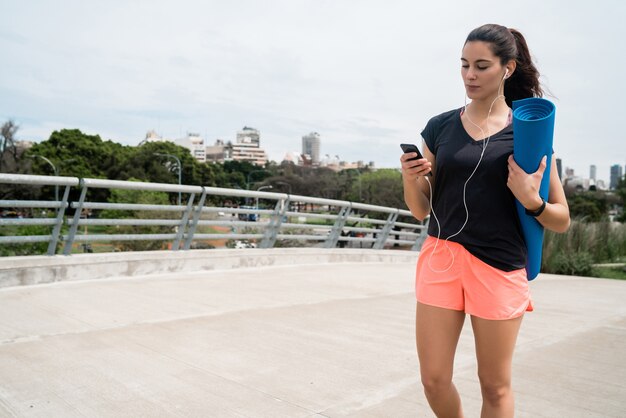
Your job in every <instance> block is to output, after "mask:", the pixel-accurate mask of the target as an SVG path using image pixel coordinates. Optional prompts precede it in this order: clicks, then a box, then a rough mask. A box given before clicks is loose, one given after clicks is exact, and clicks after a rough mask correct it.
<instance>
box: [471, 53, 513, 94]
mask: <svg viewBox="0 0 626 418" xmlns="http://www.w3.org/2000/svg"><path fill="white" fill-rule="evenodd" d="M505 71H506V67H504V66H503V65H502V64H500V58H498V57H497V56H495V55H494V54H493V53H492V52H491V49H490V48H489V44H488V43H486V42H481V41H472V42H467V43H466V44H465V46H464V47H463V53H462V55H461V75H462V76H463V83H464V84H465V91H466V92H467V97H469V98H470V99H472V100H481V99H490V98H493V97H495V96H497V95H498V92H499V89H500V88H501V87H502V88H503V87H504V84H503V83H502V77H504V74H505ZM509 75H510V72H509Z"/></svg>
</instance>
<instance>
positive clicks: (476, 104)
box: [467, 95, 509, 118]
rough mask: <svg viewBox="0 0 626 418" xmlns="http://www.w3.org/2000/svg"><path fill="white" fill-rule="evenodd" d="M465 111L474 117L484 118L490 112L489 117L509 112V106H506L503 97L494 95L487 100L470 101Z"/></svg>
mask: <svg viewBox="0 0 626 418" xmlns="http://www.w3.org/2000/svg"><path fill="white" fill-rule="evenodd" d="M467 110H468V111H469V112H471V113H472V115H474V116H475V117H478V118H486V117H487V116H488V115H489V113H490V111H491V115H497V114H500V113H504V112H507V113H508V111H509V106H508V105H507V104H506V101H505V100H504V96H503V95H500V96H498V95H496V96H492V97H489V98H487V99H477V100H472V102H471V103H470V105H469V106H468V107H467Z"/></svg>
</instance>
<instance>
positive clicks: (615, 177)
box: [609, 164, 624, 190]
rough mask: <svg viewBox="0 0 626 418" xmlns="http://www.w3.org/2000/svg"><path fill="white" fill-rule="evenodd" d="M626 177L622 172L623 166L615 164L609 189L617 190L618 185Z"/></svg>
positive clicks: (612, 167)
mask: <svg viewBox="0 0 626 418" xmlns="http://www.w3.org/2000/svg"><path fill="white" fill-rule="evenodd" d="M623 176H624V172H623V171H622V166H621V165H619V164H615V165H612V166H611V180H610V183H609V188H610V189H611V190H615V189H616V188H617V183H618V182H619V181H620V179H621V178H622V177H623Z"/></svg>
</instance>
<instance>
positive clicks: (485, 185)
mask: <svg viewBox="0 0 626 418" xmlns="http://www.w3.org/2000/svg"><path fill="white" fill-rule="evenodd" d="M422 137H423V138H424V141H425V142H426V145H428V148H429V149H430V151H431V152H432V153H433V154H434V155H435V157H436V168H435V170H436V171H435V186H434V191H433V208H434V211H435V215H436V216H437V218H438V219H439V223H440V224H441V233H440V237H439V238H441V239H446V238H448V237H450V236H451V235H453V234H455V233H456V232H457V231H458V230H459V229H461V226H462V225H463V222H465V216H466V215H465V206H464V204H463V185H464V183H465V182H466V181H467V179H468V177H469V176H470V175H471V173H472V171H473V170H474V167H476V164H478V161H479V159H480V153H481V151H482V149H483V145H484V142H485V140H484V139H483V140H479V141H476V140H474V139H473V138H472V137H471V136H469V134H468V133H467V131H466V130H465V128H464V127H463V123H462V122H461V109H455V110H451V111H449V112H445V113H442V114H441V115H438V116H435V117H433V118H432V119H430V120H429V121H428V123H427V124H426V127H425V128H424V130H423V131H422ZM512 153H513V125H512V124H509V125H508V126H507V127H505V128H504V129H503V130H501V131H500V132H497V133H494V134H493V135H492V136H491V138H490V139H489V142H488V143H487V148H486V150H485V154H484V156H483V159H482V161H481V163H480V165H479V166H478V169H477V170H476V173H474V176H473V177H472V178H471V180H470V181H469V182H468V183H467V188H466V193H465V199H466V202H467V210H468V212H469V219H468V221H467V224H466V225H465V228H463V230H462V231H461V233H460V234H458V235H456V236H454V237H452V238H450V241H454V242H457V243H459V244H461V245H463V247H465V248H466V249H467V250H468V251H469V252H470V253H471V254H472V255H474V256H475V257H477V258H478V259H480V260H482V261H484V262H485V263H487V264H489V265H490V266H493V267H496V268H498V269H500V270H503V271H512V270H516V269H521V268H524V267H525V266H526V256H527V253H526V245H525V242H524V237H523V235H522V230H521V226H520V222H519V218H518V215H517V209H516V207H515V197H514V196H513V193H512V192H511V191H510V189H509V188H508V187H507V185H506V183H507V178H508V172H509V170H508V162H507V159H508V157H509V155H510V154H512ZM437 232H438V227H437V222H436V221H435V219H434V218H433V217H431V220H430V225H429V227H428V234H429V235H431V236H434V237H437Z"/></svg>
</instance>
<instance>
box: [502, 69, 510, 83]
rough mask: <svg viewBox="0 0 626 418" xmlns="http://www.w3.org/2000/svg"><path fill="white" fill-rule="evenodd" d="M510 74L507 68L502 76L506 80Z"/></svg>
mask: <svg viewBox="0 0 626 418" xmlns="http://www.w3.org/2000/svg"><path fill="white" fill-rule="evenodd" d="M508 76H509V69H508V68H507V69H506V72H505V73H504V77H502V79H503V80H504V79H505V78H507V77H508Z"/></svg>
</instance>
